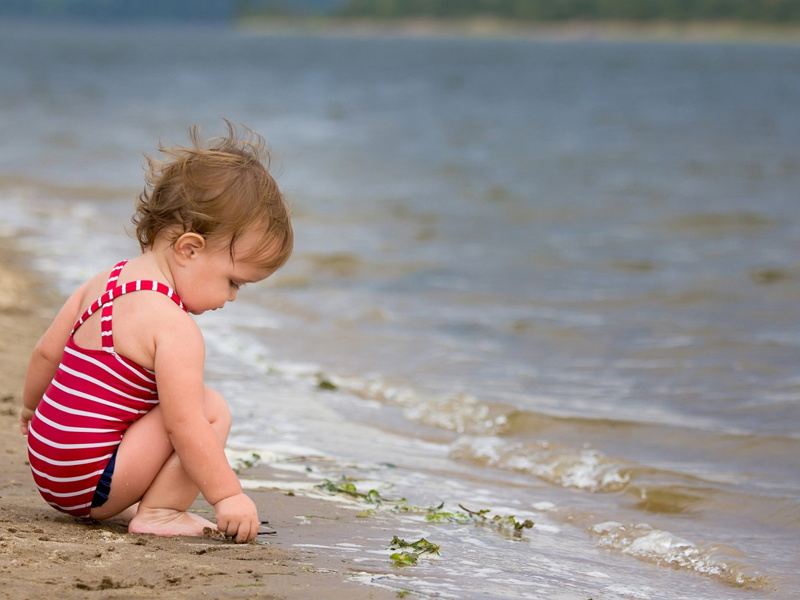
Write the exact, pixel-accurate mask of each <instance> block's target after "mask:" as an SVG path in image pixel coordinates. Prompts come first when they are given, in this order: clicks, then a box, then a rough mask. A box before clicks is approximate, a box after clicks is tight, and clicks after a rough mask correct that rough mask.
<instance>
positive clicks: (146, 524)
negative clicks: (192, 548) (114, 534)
mask: <svg viewBox="0 0 800 600" xmlns="http://www.w3.org/2000/svg"><path fill="white" fill-rule="evenodd" d="M206 529H211V530H212V531H217V526H216V525H215V524H214V523H212V522H211V521H208V520H206V519H204V518H203V517H200V516H198V515H195V514H193V513H190V512H182V511H179V510H172V509H169V508H142V507H139V510H138V511H137V513H136V516H135V517H133V519H131V522H130V523H129V524H128V531H129V532H130V533H149V534H152V535H193V536H202V535H204V533H205V530H206Z"/></svg>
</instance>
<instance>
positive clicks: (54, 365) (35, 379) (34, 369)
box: [19, 286, 85, 435]
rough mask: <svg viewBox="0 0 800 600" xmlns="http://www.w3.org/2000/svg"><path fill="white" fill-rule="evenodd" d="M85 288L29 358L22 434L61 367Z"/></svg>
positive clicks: (77, 294)
mask: <svg viewBox="0 0 800 600" xmlns="http://www.w3.org/2000/svg"><path fill="white" fill-rule="evenodd" d="M84 288H85V286H82V287H81V288H79V289H78V290H77V291H76V292H75V293H74V294H72V296H70V298H69V299H68V300H67V302H66V303H65V304H64V306H62V307H61V310H60V311H59V312H58V314H57V315H56V318H55V319H54V320H53V322H52V323H51V324H50V327H49V328H48V329H47V331H45V333H44V335H42V337H41V338H40V339H39V341H38V342H37V343H36V346H35V347H34V349H33V353H32V354H31V358H30V360H29V361H28V370H27V371H26V373H25V384H24V387H23V389H22V413H21V414H20V423H19V427H20V431H22V434H23V435H28V424H29V423H30V420H31V418H33V412H34V411H35V410H36V407H37V406H38V405H39V401H40V400H41V399H42V396H43V395H44V393H45V391H46V390H47V386H49V385H50V381H52V379H53V377H54V376H55V374H56V371H57V370H58V365H59V363H60V362H61V356H62V354H63V353H64V347H65V346H66V345H67V340H68V339H69V334H70V331H72V327H73V326H74V325H75V322H76V321H77V320H78V317H79V316H80V308H81V300H82V298H83V295H84Z"/></svg>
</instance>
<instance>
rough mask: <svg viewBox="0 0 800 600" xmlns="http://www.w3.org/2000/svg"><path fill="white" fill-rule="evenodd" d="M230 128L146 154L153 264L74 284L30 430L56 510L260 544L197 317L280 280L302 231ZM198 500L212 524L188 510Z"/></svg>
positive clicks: (27, 413)
mask: <svg viewBox="0 0 800 600" xmlns="http://www.w3.org/2000/svg"><path fill="white" fill-rule="evenodd" d="M226 124H227V129H228V131H227V136H226V137H220V138H212V139H210V140H208V142H207V143H203V141H202V140H201V139H200V137H199V130H198V128H197V127H193V128H192V129H190V138H191V144H190V145H188V146H186V147H180V146H179V147H171V148H166V147H163V146H159V148H158V150H159V151H160V152H161V153H162V154H163V155H164V160H157V159H155V158H153V157H150V156H148V157H147V162H148V165H147V174H146V185H145V189H144V191H143V192H142V193H141V194H140V195H139V198H138V201H137V206H136V213H135V215H134V217H133V222H134V224H135V226H136V235H137V237H138V240H139V244H140V245H141V248H142V254H141V255H139V256H137V257H135V258H132V259H130V260H128V261H123V262H120V263H119V264H117V265H116V266H114V267H113V268H111V269H108V270H106V271H103V272H101V273H99V274H98V275H96V276H95V277H93V278H92V279H90V280H89V281H88V282H86V283H85V284H84V285H82V286H81V287H80V288H78V290H77V291H76V292H74V293H73V294H72V296H70V298H69V299H68V300H67V301H66V303H65V304H64V306H63V307H62V308H61V310H60V311H59V313H58V314H57V316H56V318H55V320H54V321H53V323H52V325H51V326H50V327H49V329H48V330H47V331H46V332H45V334H44V335H43V336H42V338H41V339H40V340H39V342H38V343H37V345H36V348H35V349H34V351H33V355H32V357H31V359H30V363H29V365H28V370H27V374H26V378H25V387H24V391H23V408H22V413H21V416H20V429H21V430H22V433H23V434H24V435H27V438H28V455H29V460H30V466H31V471H32V473H33V478H34V481H35V482H36V485H37V487H38V488H39V491H40V493H41V495H42V496H43V497H44V499H45V500H46V501H47V502H48V503H50V504H51V505H52V506H53V507H55V508H56V509H58V510H60V511H63V512H65V513H68V514H70V515H74V516H76V517H82V518H88V519H97V520H102V519H108V518H110V517H114V516H116V515H123V516H124V517H125V518H129V519H130V521H129V525H128V530H129V531H131V532H134V533H150V534H157V535H201V534H202V533H203V532H204V529H205V528H207V527H210V528H212V530H216V529H218V530H219V531H220V532H221V533H223V534H225V535H226V536H228V537H231V538H233V539H234V540H235V541H236V542H247V541H250V540H252V539H254V538H255V536H256V534H257V533H258V527H259V519H258V514H257V511H256V507H255V504H254V503H253V501H252V500H250V498H248V497H247V496H246V495H245V494H244V493H242V488H241V485H240V484H239V480H238V478H237V476H236V474H235V473H234V472H233V470H232V469H231V467H230V466H229V464H228V461H227V459H226V456H225V453H224V450H223V448H224V446H225V442H226V439H227V436H228V432H229V430H230V425H231V416H230V411H229V410H228V406H227V404H226V402H225V400H224V399H223V398H222V396H221V395H220V394H219V393H218V392H216V391H215V390H213V389H211V388H209V387H207V386H205V385H204V383H203V363H204V360H205V346H204V343H203V337H202V334H201V332H200V329H199V328H198V326H197V324H196V323H195V322H194V320H193V319H192V318H191V317H190V316H189V315H190V314H195V315H197V314H201V313H203V312H205V311H207V310H216V309H218V308H222V307H223V306H224V305H225V303H226V302H232V301H233V300H235V299H236V293H237V291H238V290H239V288H241V287H242V286H243V285H245V284H246V283H250V282H255V281H261V280H262V279H266V278H267V277H269V276H270V275H272V274H273V273H274V272H275V271H276V270H278V269H279V268H280V267H281V266H283V264H284V263H285V262H286V261H287V260H288V258H289V255H290V254H291V252H292V245H293V233H292V226H291V223H290V220H289V210H288V207H287V205H286V203H285V201H284V199H283V197H282V195H281V193H280V190H279V189H278V186H277V184H276V183H275V181H274V179H273V178H272V177H271V176H270V174H269V173H268V171H267V169H266V167H265V166H264V164H262V159H264V158H266V150H265V148H264V143H263V139H262V138H261V137H260V136H258V135H256V134H254V133H253V132H251V131H250V130H245V131H243V132H242V131H240V130H239V131H237V129H236V128H235V127H234V126H233V125H232V124H231V123H230V122H228V121H226ZM198 491H199V492H200V493H201V494H202V495H203V497H204V498H205V499H206V500H207V501H208V502H209V504H211V505H212V506H213V507H214V513H215V517H216V521H217V523H216V526H215V525H214V524H213V523H211V522H210V521H207V520H206V519H203V518H202V517H200V516H198V515H195V514H192V513H190V512H187V511H188V509H189V507H190V506H191V504H192V503H193V502H194V500H195V499H196V497H197V494H198Z"/></svg>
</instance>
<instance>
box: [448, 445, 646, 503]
mask: <svg viewBox="0 0 800 600" xmlns="http://www.w3.org/2000/svg"><path fill="white" fill-rule="evenodd" d="M450 457H451V458H453V459H460V460H470V461H474V462H477V463H480V464H482V465H485V466H490V467H494V468H499V469H506V470H509V471H516V472H518V473H528V474H530V475H534V476H536V477H538V478H539V479H543V480H544V481H547V482H549V483H553V484H556V485H560V486H562V487H568V488H578V489H582V490H586V491H590V492H616V491H619V490H621V489H624V488H625V487H626V486H627V485H628V483H629V482H630V480H631V473H632V468H631V466H629V465H624V464H621V463H620V462H618V461H615V460H612V459H610V458H608V457H606V456H604V455H603V454H602V453H601V452H599V451H597V450H592V449H587V448H582V449H575V448H570V447H568V446H563V445H560V444H553V443H551V442H546V441H539V442H535V443H513V442H506V441H504V440H501V439H498V438H493V437H466V436H465V437H462V438H459V439H458V440H456V441H455V442H454V443H453V445H452V447H451V450H450Z"/></svg>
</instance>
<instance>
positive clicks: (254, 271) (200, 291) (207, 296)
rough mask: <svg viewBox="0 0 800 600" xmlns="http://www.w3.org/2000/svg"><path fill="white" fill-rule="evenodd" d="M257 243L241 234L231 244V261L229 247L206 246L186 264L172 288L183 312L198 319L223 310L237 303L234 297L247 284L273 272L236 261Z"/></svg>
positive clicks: (252, 236)
mask: <svg viewBox="0 0 800 600" xmlns="http://www.w3.org/2000/svg"><path fill="white" fill-rule="evenodd" d="M255 241H256V236H255V235H253V234H244V235H243V236H241V237H240V238H239V239H238V240H237V241H236V243H235V244H234V248H233V250H234V252H233V259H231V252H230V248H229V245H228V243H224V244H223V243H211V244H207V245H206V246H205V247H204V248H202V249H201V250H200V251H199V252H198V256H197V257H196V258H194V259H193V260H190V261H188V263H187V266H186V268H185V269H183V270H182V272H181V274H180V278H179V279H178V278H176V281H175V286H176V291H177V293H178V296H180V298H181V300H182V301H183V304H184V306H185V307H186V309H187V310H188V311H189V312H190V313H192V314H194V315H199V314H202V313H204V312H206V311H207V310H216V309H218V308H222V307H223V306H224V305H225V303H226V302H233V301H234V300H236V293H237V292H238V291H239V288H241V287H242V286H243V285H244V284H246V283H253V282H256V281H261V280H262V279H266V278H267V277H269V276H270V275H271V274H272V272H271V271H269V270H267V269H265V268H264V267H261V266H259V265H258V264H256V263H254V262H250V261H247V260H244V259H241V260H237V257H247V256H250V255H251V250H252V249H253V245H254V243H255Z"/></svg>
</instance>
